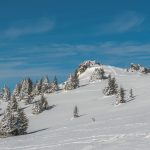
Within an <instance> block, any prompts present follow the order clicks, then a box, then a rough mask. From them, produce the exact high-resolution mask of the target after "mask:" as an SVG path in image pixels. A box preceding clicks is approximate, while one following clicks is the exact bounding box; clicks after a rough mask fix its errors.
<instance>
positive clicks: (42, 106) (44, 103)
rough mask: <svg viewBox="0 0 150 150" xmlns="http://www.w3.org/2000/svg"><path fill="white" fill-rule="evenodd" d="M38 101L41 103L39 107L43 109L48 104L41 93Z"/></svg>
mask: <svg viewBox="0 0 150 150" xmlns="http://www.w3.org/2000/svg"><path fill="white" fill-rule="evenodd" d="M39 102H40V105H41V109H42V110H43V111H44V110H46V109H48V107H49V105H48V102H47V99H46V98H45V97H44V95H43V94H42V95H41V98H40V101H39Z"/></svg>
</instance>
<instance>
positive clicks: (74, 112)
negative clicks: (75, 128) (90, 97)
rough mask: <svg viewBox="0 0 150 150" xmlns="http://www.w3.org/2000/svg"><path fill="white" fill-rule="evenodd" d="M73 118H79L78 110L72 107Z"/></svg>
mask: <svg viewBox="0 0 150 150" xmlns="http://www.w3.org/2000/svg"><path fill="white" fill-rule="evenodd" d="M73 116H74V118H77V117H79V110H78V107H77V106H75V107H74V111H73Z"/></svg>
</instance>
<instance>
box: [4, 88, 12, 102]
mask: <svg viewBox="0 0 150 150" xmlns="http://www.w3.org/2000/svg"><path fill="white" fill-rule="evenodd" d="M10 96H11V93H10V90H9V88H8V87H7V86H4V88H3V90H2V99H3V100H4V101H9V100H10Z"/></svg>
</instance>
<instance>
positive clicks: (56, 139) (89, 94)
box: [0, 66, 150, 150]
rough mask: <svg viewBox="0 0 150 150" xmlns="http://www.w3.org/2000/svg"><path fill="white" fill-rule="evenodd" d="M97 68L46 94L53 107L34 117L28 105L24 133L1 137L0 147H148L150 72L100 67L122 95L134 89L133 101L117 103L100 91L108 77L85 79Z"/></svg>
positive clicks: (99, 149)
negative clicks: (64, 88)
mask: <svg viewBox="0 0 150 150" xmlns="http://www.w3.org/2000/svg"><path fill="white" fill-rule="evenodd" d="M95 67H98V66H95ZM95 67H92V68H88V69H87V70H86V72H85V73H83V74H82V75H81V76H80V87H79V88H78V89H75V90H72V91H68V92H65V91H59V92H56V93H54V94H50V95H46V96H47V98H48V102H49V105H55V107H54V108H53V109H51V110H47V111H44V112H43V113H41V114H39V115H32V114H31V109H32V106H31V105H28V106H27V107H26V108H25V112H26V113H27V116H28V117H29V121H30V122H29V129H28V134H27V135H22V136H17V137H9V138H3V139H0V150H149V149H150V75H142V74H138V73H127V72H125V71H124V70H123V69H120V68H115V67H111V66H102V67H103V68H104V70H105V71H106V73H107V74H109V73H111V74H112V75H113V76H115V77H116V79H117V82H118V84H119V85H121V86H123V87H124V88H125V89H126V99H128V95H129V94H128V93H129V89H130V88H133V92H134V94H135V99H134V100H132V101H129V102H127V103H125V104H121V105H118V106H116V105H115V96H109V97H108V96H104V95H103V93H102V90H103V88H104V87H105V86H106V84H107V80H104V81H97V82H92V83H90V82H89V79H90V75H91V74H92V72H93V71H94V69H95ZM2 105H3V103H2ZM75 105H77V106H78V108H79V114H80V115H81V117H79V118H76V119H74V118H73V117H72V116H73V109H74V106H75ZM94 119H95V121H94Z"/></svg>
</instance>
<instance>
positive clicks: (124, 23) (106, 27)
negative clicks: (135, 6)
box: [99, 12, 145, 34]
mask: <svg viewBox="0 0 150 150" xmlns="http://www.w3.org/2000/svg"><path fill="white" fill-rule="evenodd" d="M144 20H145V18H144V17H143V16H142V15H139V14H137V13H135V12H126V13H123V14H121V15H118V16H115V17H114V18H113V19H112V21H110V22H108V23H105V24H103V25H102V26H101V27H100V32H99V34H115V33H123V32H128V31H131V30H136V29H137V28H138V27H139V26H140V25H141V24H142V23H143V22H144Z"/></svg>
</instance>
